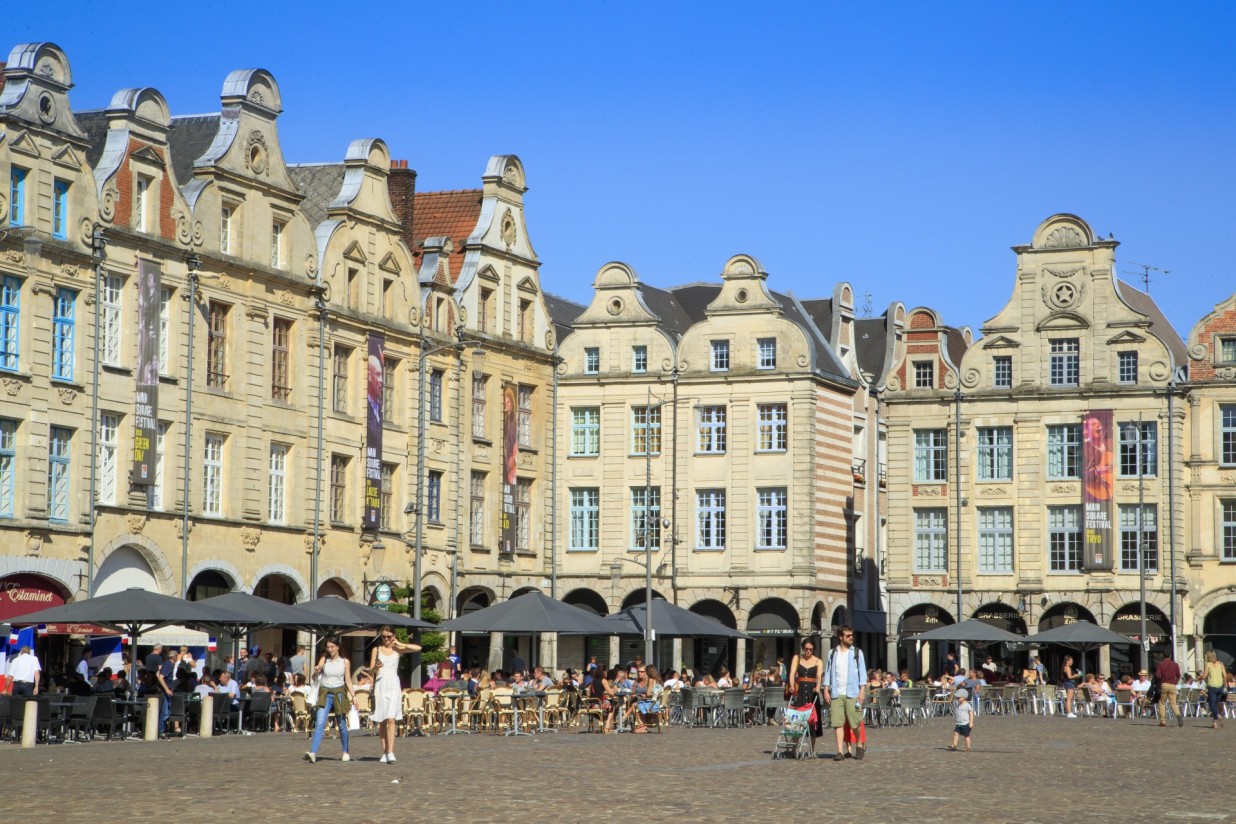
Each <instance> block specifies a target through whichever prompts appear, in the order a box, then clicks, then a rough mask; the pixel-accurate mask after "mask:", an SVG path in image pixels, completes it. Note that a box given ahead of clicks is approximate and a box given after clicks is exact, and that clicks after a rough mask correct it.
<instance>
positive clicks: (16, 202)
mask: <svg viewBox="0 0 1236 824" xmlns="http://www.w3.org/2000/svg"><path fill="white" fill-rule="evenodd" d="M25 219H26V170H25V169H19V168H17V167H16V166H14V167H12V171H11V172H9V225H10V226H21V225H22V221H24V220H25Z"/></svg>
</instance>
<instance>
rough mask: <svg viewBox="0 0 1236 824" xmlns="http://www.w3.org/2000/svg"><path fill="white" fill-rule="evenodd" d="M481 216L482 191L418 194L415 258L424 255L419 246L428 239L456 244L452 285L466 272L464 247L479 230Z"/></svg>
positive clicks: (414, 205) (414, 202) (414, 215)
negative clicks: (449, 240)
mask: <svg viewBox="0 0 1236 824" xmlns="http://www.w3.org/2000/svg"><path fill="white" fill-rule="evenodd" d="M480 216H481V190H480V189H451V190H448V191H442V192H417V193H416V194H415V195H413V197H412V256H413V257H415V258H419V257H420V256H421V248H420V247H421V243H422V242H423V241H424V240H425V238H427V237H449V238H450V239H451V241H452V242H453V243H454V244H455V251H454V252H453V253H452V254H451V256H450V258H449V261H450V267H451V282H452V283H454V282H455V281H456V280H458V279H459V273H460V271H461V270H462V269H463V255H462V254H461V247H462V246H463V244H464V241H465V240H467V239H468V236H469V235H471V234H472V232H473V230H474V229H476V222H477V220H478V219H479V218H480ZM418 265H419V264H418Z"/></svg>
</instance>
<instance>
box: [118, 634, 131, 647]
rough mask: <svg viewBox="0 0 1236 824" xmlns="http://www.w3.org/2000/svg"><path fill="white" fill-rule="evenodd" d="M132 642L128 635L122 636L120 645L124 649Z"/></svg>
mask: <svg viewBox="0 0 1236 824" xmlns="http://www.w3.org/2000/svg"><path fill="white" fill-rule="evenodd" d="M130 640H131V639H130V638H129V636H127V635H122V636H120V645H121V646H124V647H127V646H128V645H129V641H130Z"/></svg>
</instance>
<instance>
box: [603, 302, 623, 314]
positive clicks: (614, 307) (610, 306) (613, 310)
mask: <svg viewBox="0 0 1236 824" xmlns="http://www.w3.org/2000/svg"><path fill="white" fill-rule="evenodd" d="M622 306H623V303H622V298H610V300H609V303H607V304H605V311H606V312H609V313H610V314H611V315H621V314H622Z"/></svg>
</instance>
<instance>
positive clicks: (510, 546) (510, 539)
mask: <svg viewBox="0 0 1236 824" xmlns="http://www.w3.org/2000/svg"><path fill="white" fill-rule="evenodd" d="M518 436H519V431H518V424H517V423H516V420H515V385H514V384H511V383H504V384H502V508H501V519H500V523H499V530H498V535H499V539H498V551H499V552H502V553H505V554H507V555H513V554H515V473H516V471H517V467H518V466H519V449H518V447H517V446H516V439H517V438H518Z"/></svg>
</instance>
